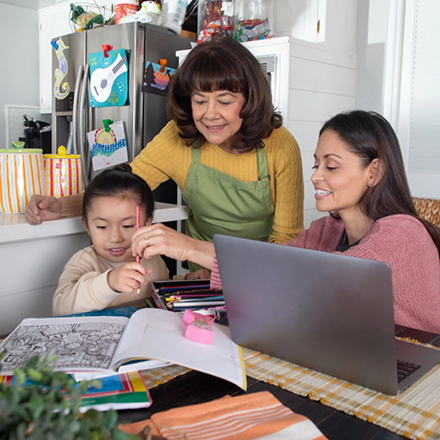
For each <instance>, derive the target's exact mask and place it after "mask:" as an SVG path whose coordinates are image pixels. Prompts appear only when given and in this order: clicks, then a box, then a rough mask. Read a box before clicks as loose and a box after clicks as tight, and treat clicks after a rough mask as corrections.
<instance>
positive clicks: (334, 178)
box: [311, 129, 373, 217]
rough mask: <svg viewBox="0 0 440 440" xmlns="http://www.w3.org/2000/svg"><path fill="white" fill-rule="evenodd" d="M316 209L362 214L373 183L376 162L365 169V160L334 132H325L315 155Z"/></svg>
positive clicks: (313, 176)
mask: <svg viewBox="0 0 440 440" xmlns="http://www.w3.org/2000/svg"><path fill="white" fill-rule="evenodd" d="M314 158H315V164H314V167H313V168H314V169H315V172H314V173H313V175H312V178H311V180H312V183H313V186H314V188H315V191H316V193H315V200H316V209H317V210H318V211H321V212H324V211H327V212H330V211H334V212H337V213H338V214H339V215H340V216H341V217H344V215H345V214H346V213H349V212H353V213H355V212H359V211H360V207H359V201H360V199H361V197H362V195H363V194H364V192H365V191H366V190H367V188H368V184H369V183H370V182H371V176H372V169H373V162H372V163H371V164H370V165H368V166H367V167H365V166H364V165H363V163H362V161H361V158H360V157H359V156H357V155H356V154H354V153H353V152H352V151H350V150H349V148H348V145H347V144H346V143H345V142H344V141H343V140H342V139H341V138H340V137H339V136H338V135H337V134H336V133H335V132H334V131H333V130H331V129H327V130H325V131H324V133H322V135H321V136H320V138H319V140H318V145H317V147H316V151H315V154H314Z"/></svg>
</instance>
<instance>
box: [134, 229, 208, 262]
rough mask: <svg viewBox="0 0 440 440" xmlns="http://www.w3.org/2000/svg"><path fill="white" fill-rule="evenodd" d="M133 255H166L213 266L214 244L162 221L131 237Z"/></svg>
mask: <svg viewBox="0 0 440 440" xmlns="http://www.w3.org/2000/svg"><path fill="white" fill-rule="evenodd" d="M131 241H132V246H131V250H132V253H133V256H135V257H136V256H139V257H142V256H143V257H144V258H151V257H153V256H154V255H166V256H167V257H169V258H173V259H175V260H178V261H186V260H189V261H192V262H193V263H196V264H199V265H200V266H203V267H206V268H207V269H211V268H212V263H213V260H214V244H213V243H210V242H207V241H201V240H196V239H194V238H191V237H188V236H187V235H185V234H182V233H180V232H178V231H176V230H174V229H171V228H168V227H167V226H165V225H163V224H161V223H155V224H154V225H151V226H143V227H142V228H139V229H138V230H137V231H136V232H135V233H134V234H133V237H132V239H131Z"/></svg>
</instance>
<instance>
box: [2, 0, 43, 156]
mask: <svg viewBox="0 0 440 440" xmlns="http://www.w3.org/2000/svg"><path fill="white" fill-rule="evenodd" d="M0 41H1V42H2V60H1V62H0V63H1V68H0V84H1V93H0V149H1V148H7V147H10V146H9V145H5V142H6V116H5V105H6V104H13V105H14V104H15V105H24V106H28V105H35V106H38V100H39V92H38V17H37V11H35V10H32V9H27V8H21V7H17V6H10V5H4V4H0Z"/></svg>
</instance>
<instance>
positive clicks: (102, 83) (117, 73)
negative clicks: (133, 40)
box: [89, 49, 128, 107]
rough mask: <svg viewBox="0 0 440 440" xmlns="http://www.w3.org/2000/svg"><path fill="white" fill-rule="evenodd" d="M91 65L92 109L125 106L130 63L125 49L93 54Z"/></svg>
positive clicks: (90, 60)
mask: <svg viewBox="0 0 440 440" xmlns="http://www.w3.org/2000/svg"><path fill="white" fill-rule="evenodd" d="M106 54H107V55H108V56H107V57H106V56H105V55H106ZM89 65H90V107H112V106H123V105H125V104H126V102H127V96H128V63H127V55H126V52H125V49H118V50H110V51H108V52H106V53H104V51H103V52H94V53H91V54H90V55H89Z"/></svg>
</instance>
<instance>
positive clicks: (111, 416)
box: [101, 410, 118, 431]
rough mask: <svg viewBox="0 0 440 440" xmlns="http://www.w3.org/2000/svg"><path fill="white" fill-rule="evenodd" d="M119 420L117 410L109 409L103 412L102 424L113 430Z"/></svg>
mask: <svg viewBox="0 0 440 440" xmlns="http://www.w3.org/2000/svg"><path fill="white" fill-rule="evenodd" d="M117 421H118V413H117V412H116V411H115V410H109V411H107V412H105V413H103V417H102V422H101V425H102V426H103V427H105V428H106V429H108V430H109V431H111V430H112V429H113V427H114V426H115V425H116V422H117Z"/></svg>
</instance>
